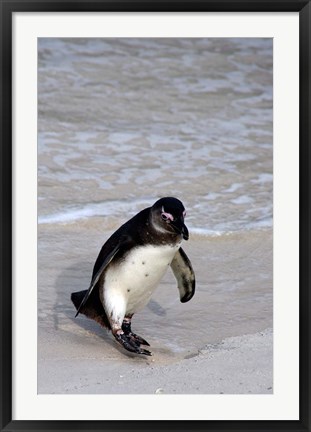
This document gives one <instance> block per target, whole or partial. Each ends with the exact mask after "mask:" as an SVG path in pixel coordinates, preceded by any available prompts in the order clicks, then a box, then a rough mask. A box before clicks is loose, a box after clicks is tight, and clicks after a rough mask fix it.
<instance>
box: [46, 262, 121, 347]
mask: <svg viewBox="0 0 311 432" xmlns="http://www.w3.org/2000/svg"><path fill="white" fill-rule="evenodd" d="M92 268H93V267H92V263H91V262H77V263H76V264H73V265H71V266H69V267H67V268H66V269H64V270H63V271H62V272H61V273H60V274H59V275H58V277H57V279H56V282H55V292H56V301H55V304H54V308H53V322H54V329H55V330H56V331H58V330H60V329H61V322H62V321H63V320H64V317H65V320H69V321H70V322H71V323H73V324H74V325H75V326H79V327H81V328H83V329H84V330H86V331H88V332H91V333H94V334H95V335H96V336H99V337H101V338H103V339H104V340H105V341H106V342H109V343H110V344H112V343H113V341H112V340H111V339H110V337H109V334H108V332H107V330H106V329H104V328H103V327H101V326H100V325H99V324H97V323H96V322H95V321H93V320H91V319H88V318H86V317H84V316H83V315H82V314H81V315H79V316H78V317H76V318H75V314H76V309H75V307H74V305H73V303H72V301H71V298H70V297H71V293H73V292H75V291H82V290H85V289H87V288H88V287H89V284H90V277H91V272H92Z"/></svg>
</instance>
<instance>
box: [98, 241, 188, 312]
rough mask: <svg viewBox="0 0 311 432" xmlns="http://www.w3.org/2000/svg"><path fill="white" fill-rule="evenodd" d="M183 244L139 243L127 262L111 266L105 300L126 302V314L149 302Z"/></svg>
mask: <svg viewBox="0 0 311 432" xmlns="http://www.w3.org/2000/svg"><path fill="white" fill-rule="evenodd" d="M179 247H180V244H178V245H176V246H150V245H148V246H140V247H137V248H134V249H133V251H131V252H130V253H128V254H127V256H126V258H125V259H124V261H121V262H119V263H118V264H117V265H112V266H109V267H108V269H107V271H106V273H105V280H104V286H103V290H104V295H103V297H104V302H105V305H106V307H107V309H108V310H109V309H114V307H113V304H111V303H113V302H114V301H117V302H118V303H120V306H121V303H124V305H123V308H124V309H125V313H126V314H132V313H135V312H136V311H137V310H140V309H142V308H143V307H144V306H145V305H146V304H147V303H148V301H149V299H150V297H151V295H152V293H153V292H154V290H155V288H156V287H157V285H158V284H159V282H160V280H161V279H162V277H163V276H164V274H165V272H166V270H167V269H168V267H169V266H170V264H171V262H172V260H173V258H174V256H175V254H176V252H177V250H178V249H179Z"/></svg>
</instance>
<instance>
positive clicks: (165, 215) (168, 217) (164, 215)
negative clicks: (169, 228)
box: [161, 212, 174, 221]
mask: <svg viewBox="0 0 311 432" xmlns="http://www.w3.org/2000/svg"><path fill="white" fill-rule="evenodd" d="M161 218H162V219H163V220H164V221H168V220H171V221H173V220H174V217H173V216H172V215H171V214H170V213H166V212H163V213H161Z"/></svg>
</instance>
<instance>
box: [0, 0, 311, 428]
mask: <svg viewBox="0 0 311 432" xmlns="http://www.w3.org/2000/svg"><path fill="white" fill-rule="evenodd" d="M97 11H98V12H100V11H103V12H104V11H113V12H167V13H169V12H299V44H300V45H299V56H300V59H299V66H300V77H299V78H300V89H299V92H300V95H299V96H300V107H299V110H300V113H299V114H300V120H299V122H300V124H299V140H300V143H299V163H300V166H299V176H300V178H299V180H300V189H299V199H300V208H299V211H300V220H299V222H300V225H299V233H300V234H299V252H300V269H299V276H300V292H299V304H300V310H299V314H300V315H299V320H300V321H299V324H300V336H299V343H300V353H299V355H300V362H299V372H300V378H299V386H300V390H299V398H300V401H299V404H300V414H299V420H297V421H242V420H241V421H163V420H159V421H138V420H137V421H57V420H51V421H14V420H12V252H13V251H12V216H13V215H12V15H13V13H14V12H97ZM0 14H1V16H0V20H1V22H0V29H1V98H0V99H1V117H0V122H1V123H0V130H1V145H0V161H1V182H0V183H1V268H0V275H1V290H0V305H1V306H0V307H1V333H0V334H1V341H0V342H1V375H0V380H1V382H0V387H1V388H0V401H1V402H0V403H1V417H0V421H1V430H2V431H18V430H20V431H35V430H42V431H52V430H53V431H54V430H57V431H68V430H77V431H79V430H85V431H98V430H104V431H110V430H114V431H131V430H133V431H134V430H135V431H137V430H144V431H146V430H153V431H157V430H159V431H160V430H161V431H162V432H164V431H166V430H172V429H176V430H178V431H186V430H187V431H188V430H189V431H190V430H208V431H214V430H215V431H216V430H217V431H231V430H248V431H252V430H257V431H261V430H262V431H270V430H271V431H272V430H279V431H285V430H293V431H310V430H311V427H310V425H311V422H310V407H311V399H310V388H311V386H310V383H311V382H310V312H311V309H310V286H311V284H310V273H311V271H310V268H311V266H310V144H311V132H310V118H311V111H310V100H311V97H310V96H311V80H310V77H311V56H310V46H311V34H310V24H311V5H310V0H309V1H305V0H304V1H302V0H269V1H266V0H239V1H236V0H226V1H223V0H213V1H209V0H204V1H197V0H194V1H189V0H188V1H178V2H177V1H174V0H171V1H166V2H164V1H162V0H158V1H154V0H151V1H148V2H143V1H132V0H130V1H126V0H121V1H119V0H109V1H104V0H93V1H85V0H83V1H80V0H75V1H57V0H56V1H51V0H50V1H44V0H33V1H29V0H20V1H14V0H0ZM284 361H286V359H284Z"/></svg>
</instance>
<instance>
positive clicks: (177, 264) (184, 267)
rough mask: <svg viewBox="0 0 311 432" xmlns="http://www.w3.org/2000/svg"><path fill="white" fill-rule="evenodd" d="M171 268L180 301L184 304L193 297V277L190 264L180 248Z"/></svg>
mask: <svg viewBox="0 0 311 432" xmlns="http://www.w3.org/2000/svg"><path fill="white" fill-rule="evenodd" d="M171 268H172V270H173V273H174V276H175V278H176V279H177V283H178V289H179V295H180V301H181V302H182V303H186V302H187V301H189V300H190V299H191V298H192V297H193V295H194V292H195V276H194V271H193V268H192V265H191V262H190V260H189V258H188V257H187V255H186V254H185V252H184V250H183V249H182V248H179V249H178V252H177V253H176V255H175V256H174V258H173V261H172V262H171Z"/></svg>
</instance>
